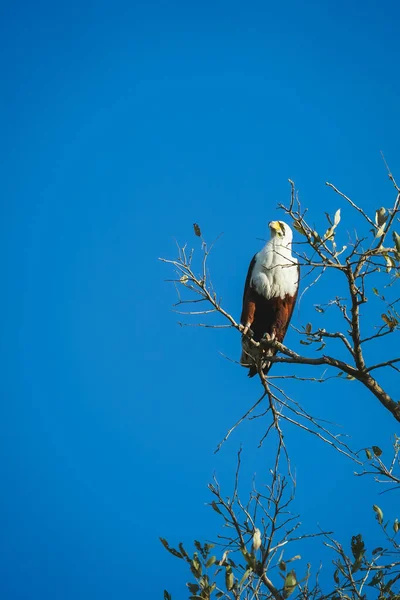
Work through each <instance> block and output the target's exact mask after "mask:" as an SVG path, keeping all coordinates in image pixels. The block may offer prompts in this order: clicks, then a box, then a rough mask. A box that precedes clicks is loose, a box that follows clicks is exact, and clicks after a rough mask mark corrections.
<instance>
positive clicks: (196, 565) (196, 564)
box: [190, 552, 203, 578]
mask: <svg viewBox="0 0 400 600" xmlns="http://www.w3.org/2000/svg"><path fill="white" fill-rule="evenodd" d="M190 570H191V571H192V573H193V575H194V576H195V577H197V578H199V577H201V575H202V573H203V569H202V567H201V562H200V561H199V559H198V556H197V552H195V553H194V554H193V560H192V562H191V563H190Z"/></svg>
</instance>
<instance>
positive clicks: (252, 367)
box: [240, 221, 300, 377]
mask: <svg viewBox="0 0 400 600" xmlns="http://www.w3.org/2000/svg"><path fill="white" fill-rule="evenodd" d="M269 228H270V231H271V239H270V240H269V241H268V242H267V243H266V244H265V246H264V248H262V250H260V252H258V253H257V254H256V255H255V256H254V258H253V260H252V261H251V263H250V267H249V270H248V273H247V277H246V283H245V286H244V293H243V309H242V316H241V318H240V322H241V324H242V325H243V336H242V356H241V359H240V363H241V364H242V365H243V366H244V367H249V377H253V376H254V375H256V373H257V370H258V366H257V365H260V366H261V368H262V370H263V372H264V374H266V373H268V371H269V369H270V367H271V362H269V361H268V356H273V355H274V354H276V350H275V349H273V348H270V349H267V350H266V349H262V348H260V347H259V346H254V344H252V343H251V341H250V339H253V340H255V341H256V342H260V341H261V340H262V339H263V338H264V339H267V340H277V341H278V342H281V343H282V342H283V339H284V337H285V334H286V330H287V328H288V326H289V322H290V318H291V316H292V313H293V309H294V305H295V303H296V298H297V292H298V289H299V279H300V267H299V264H298V260H297V259H296V258H294V257H293V256H292V239H293V233H292V230H291V229H290V227H289V225H287V224H286V223H284V222H283V221H271V223H269ZM260 361H261V362H260Z"/></svg>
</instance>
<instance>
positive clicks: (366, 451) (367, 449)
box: [365, 448, 372, 460]
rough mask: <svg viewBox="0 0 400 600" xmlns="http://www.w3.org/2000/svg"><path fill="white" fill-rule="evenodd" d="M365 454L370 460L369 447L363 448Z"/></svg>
mask: <svg viewBox="0 0 400 600" xmlns="http://www.w3.org/2000/svg"><path fill="white" fill-rule="evenodd" d="M365 454H366V455H367V458H368V460H371V458H372V452H371V450H370V449H369V448H365Z"/></svg>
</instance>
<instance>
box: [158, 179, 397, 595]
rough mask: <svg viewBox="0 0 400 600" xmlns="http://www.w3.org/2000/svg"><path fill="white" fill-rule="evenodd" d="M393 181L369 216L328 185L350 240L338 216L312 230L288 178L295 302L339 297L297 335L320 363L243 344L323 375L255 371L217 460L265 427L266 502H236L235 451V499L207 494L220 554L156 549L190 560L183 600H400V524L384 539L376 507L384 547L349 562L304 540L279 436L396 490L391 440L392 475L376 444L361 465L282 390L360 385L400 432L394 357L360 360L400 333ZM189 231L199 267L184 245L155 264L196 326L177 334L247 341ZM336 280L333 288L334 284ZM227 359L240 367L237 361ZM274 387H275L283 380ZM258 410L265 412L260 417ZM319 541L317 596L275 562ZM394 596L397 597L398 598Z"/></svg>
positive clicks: (205, 251) (340, 552) (358, 553)
mask: <svg viewBox="0 0 400 600" xmlns="http://www.w3.org/2000/svg"><path fill="white" fill-rule="evenodd" d="M388 172H389V178H390V180H391V181H392V183H393V186H394V190H395V194H394V196H395V197H394V200H393V202H392V203H391V206H390V208H385V207H380V208H377V210H376V211H375V214H374V215H368V214H367V212H366V211H365V210H364V209H363V208H362V207H361V206H359V205H358V204H356V203H355V202H354V201H353V200H352V199H350V198H349V197H347V196H346V195H345V194H343V193H342V192H341V191H339V190H338V189H337V188H336V187H335V186H334V185H332V184H330V183H327V184H326V185H327V186H328V187H329V188H331V189H332V190H333V192H334V193H335V194H336V195H337V196H338V197H340V198H342V200H344V201H345V202H346V203H347V204H348V205H349V206H351V207H352V209H353V210H354V214H355V217H356V218H357V219H358V223H359V224H358V226H357V228H352V231H344V228H343V223H342V221H341V214H340V209H338V210H336V212H335V213H334V214H333V215H329V214H326V219H327V228H326V230H325V231H323V232H322V231H318V230H317V228H316V227H315V226H313V225H311V222H312V221H311V220H310V217H309V215H308V211H307V210H306V209H303V208H302V206H301V203H300V201H299V198H298V194H297V192H296V189H295V186H294V183H293V182H292V181H290V180H289V183H290V186H291V194H290V200H289V202H288V204H287V205H285V204H280V205H279V208H280V209H281V210H282V211H283V212H284V214H285V219H286V220H290V222H291V224H292V227H293V228H294V229H295V230H296V231H297V232H298V234H299V236H300V238H301V240H302V241H301V242H300V243H298V244H297V246H296V251H295V255H296V256H297V259H298V261H299V263H300V264H301V267H302V273H303V276H302V283H303V287H304V284H305V289H304V290H303V292H302V294H303V295H304V294H305V293H307V291H308V290H309V289H310V288H311V287H312V286H315V285H317V284H318V283H319V282H320V281H321V280H322V279H326V280H328V279H329V277H335V286H332V289H335V295H333V296H332V297H331V298H330V300H329V301H328V302H326V303H324V304H318V305H316V307H315V308H316V310H317V312H318V313H324V315H325V316H326V325H327V326H326V327H323V328H321V327H318V328H313V326H312V324H311V323H306V324H304V325H303V326H300V327H295V328H294V329H295V330H296V331H297V333H298V335H299V337H300V344H301V345H302V346H306V347H308V350H313V349H314V350H315V352H318V354H314V355H309V354H307V355H304V354H303V353H300V352H298V351H295V350H293V349H292V348H289V347H288V346H286V345H284V344H281V343H279V342H277V341H275V340H270V339H262V340H261V342H256V341H254V340H253V339H252V338H250V343H252V344H255V345H257V346H261V348H260V349H261V351H268V350H269V349H271V348H274V349H276V350H277V351H278V354H277V355H275V356H271V357H269V358H268V360H270V361H271V362H281V363H286V364H291V365H309V366H312V367H317V366H319V367H321V366H322V367H323V368H325V369H326V370H325V371H324V373H323V374H322V375H319V376H317V377H310V376H309V374H308V373H309V371H307V372H306V373H305V374H302V373H301V370H300V371H297V373H299V374H297V373H296V374H291V375H284V376H279V375H278V376H276V375H268V376H265V375H264V373H263V370H262V366H261V364H262V361H260V364H259V365H258V375H259V379H260V383H261V394H260V396H259V398H258V399H257V400H256V401H255V402H253V404H252V405H251V406H250V407H249V408H248V410H247V411H246V412H245V414H244V415H243V416H242V417H241V418H240V419H239V420H238V421H237V422H236V423H235V424H234V425H233V426H232V427H231V428H230V429H229V430H228V431H227V433H226V435H225V437H224V439H223V440H222V441H221V443H220V444H219V445H218V447H217V450H219V449H220V447H221V445H222V444H223V443H224V442H225V441H226V440H227V439H228V437H229V436H230V434H231V433H232V431H234V429H236V428H237V427H238V426H239V425H240V424H241V423H242V422H243V421H244V420H245V419H252V418H260V417H266V418H269V421H268V425H267V427H266V430H265V433H264V436H263V438H262V439H261V440H260V445H261V444H262V443H263V441H264V439H265V438H266V437H267V436H269V435H272V434H273V433H274V434H275V435H276V436H277V444H276V456H275V459H274V463H273V465H272V468H271V469H270V484H269V486H268V488H267V493H263V494H261V493H260V492H258V491H257V490H256V488H254V489H253V490H251V493H250V496H249V499H248V501H247V502H242V501H241V499H240V498H239V494H238V478H239V471H240V453H239V456H238V469H237V475H236V482H235V486H234V490H233V494H232V495H231V497H230V498H225V497H224V496H223V494H222V493H221V490H220V486H219V484H218V482H217V481H216V480H214V481H213V483H212V484H210V486H209V488H210V491H211V493H212V495H213V501H212V503H211V506H212V508H213V509H214V510H215V511H216V512H217V513H218V514H219V515H220V516H221V518H222V519H223V520H224V524H225V527H226V528H227V530H228V532H230V533H228V535H224V536H222V537H220V538H219V540H218V544H219V545H221V551H220V554H219V555H217V553H215V554H212V553H211V550H212V549H213V548H214V547H215V546H214V545H213V544H210V543H207V544H205V545H202V544H201V543H200V542H195V547H196V551H195V553H194V554H193V555H192V556H189V554H188V553H187V552H186V550H185V549H184V547H183V545H182V544H180V546H179V550H177V549H173V548H171V547H170V546H169V544H168V542H167V541H166V540H162V541H163V544H164V545H165V547H166V548H167V549H168V550H169V551H170V552H172V553H173V554H174V555H175V556H177V557H178V558H181V559H183V560H186V561H187V562H188V564H189V567H190V570H191V572H192V574H193V576H194V578H195V581H194V582H193V583H191V584H188V587H189V590H190V592H191V596H190V598H192V599H193V600H194V599H198V598H202V599H203V600H207V599H208V598H211V597H224V598H235V599H239V598H240V599H241V600H244V599H246V600H247V599H249V600H250V599H261V598H275V599H276V600H281V599H284V598H287V597H289V596H290V595H291V594H293V593H295V595H296V597H298V598H304V599H306V598H307V599H308V598H333V599H337V598H355V599H356V598H357V599H362V598H366V597H367V596H366V592H365V589H366V586H369V587H370V588H371V589H374V590H375V592H376V593H377V594H378V595H377V597H378V598H379V599H381V598H400V595H399V588H398V585H397V583H398V580H400V560H398V559H399V557H398V550H399V546H398V544H397V542H396V540H395V537H396V534H397V532H398V528H399V525H398V521H397V519H396V520H395V521H394V522H393V524H392V530H393V533H392V534H389V522H388V523H386V524H385V523H384V520H383V513H382V511H381V509H380V508H379V507H378V506H376V505H375V506H374V511H375V516H376V519H377V521H378V524H379V525H380V526H381V529H382V534H383V536H384V539H385V543H386V544H387V545H388V547H384V546H382V547H379V548H375V549H373V551H372V552H369V553H368V552H367V549H366V548H365V545H364V541H363V539H362V536H361V535H360V534H358V535H357V536H353V537H352V540H351V555H349V554H348V553H346V551H345V549H344V547H343V546H342V545H341V544H340V543H339V542H338V541H337V540H335V538H334V537H333V534H332V532H325V531H318V532H316V533H312V534H301V535H300V534H298V533H297V530H298V527H299V521H298V516H296V515H292V514H291V512H290V505H291V502H292V500H293V497H294V490H295V481H294V478H293V476H292V472H291V464H290V457H289V455H288V452H287V449H286V446H285V442H284V436H283V428H284V426H285V423H287V422H289V423H291V424H294V425H295V426H297V427H299V428H301V429H302V430H304V431H306V432H308V433H310V434H312V435H314V436H316V437H318V438H319V439H320V440H321V442H323V443H326V444H329V445H330V446H332V447H333V448H334V449H335V450H337V451H338V452H339V453H341V454H342V455H344V456H345V457H346V458H349V459H351V460H352V461H353V462H355V463H357V464H358V465H359V467H358V468H359V471H358V472H357V473H356V475H357V476H363V475H369V474H373V476H374V477H375V479H376V481H377V482H379V483H380V484H381V485H383V482H389V483H391V484H392V485H393V486H394V487H397V486H398V485H399V483H400V474H399V472H398V467H399V459H398V455H399V443H398V438H397V437H396V438H395V442H394V455H393V459H392V461H391V463H390V464H389V465H385V463H384V462H383V461H382V459H381V454H382V452H381V450H380V449H379V448H377V447H376V446H372V447H371V448H367V449H365V451H363V452H364V454H365V455H364V456H361V454H360V451H358V452H356V451H354V450H353V449H352V448H351V447H350V446H349V444H348V443H347V442H346V441H344V439H343V435H342V434H339V433H337V432H335V431H333V429H334V427H333V426H332V425H331V424H327V423H326V422H325V421H322V420H320V419H319V418H317V417H316V416H315V415H311V414H309V413H308V412H307V411H306V410H305V409H304V407H303V406H302V405H301V402H300V401H299V399H298V398H292V397H290V396H289V395H288V394H287V392H286V391H285V379H289V378H290V379H299V380H302V381H310V382H311V381H313V382H319V383H325V382H328V381H329V380H330V379H332V378H338V377H341V378H345V379H348V380H357V381H358V382H359V383H360V384H361V385H362V386H364V388H365V389H366V390H367V391H368V392H369V393H371V394H372V395H373V396H374V397H376V398H377V400H378V401H379V402H380V404H381V405H382V406H383V407H384V408H385V409H386V410H387V411H389V412H390V414H391V415H392V416H393V417H394V419H395V421H396V422H398V421H400V402H399V401H398V400H396V399H395V398H394V397H393V393H397V390H393V391H390V390H388V389H386V388H385V386H384V384H383V383H382V380H381V375H380V374H381V373H382V372H383V370H384V369H390V370H392V371H395V372H399V371H400V368H399V367H400V357H399V356H386V357H384V358H383V360H381V359H380V360H379V361H378V360H376V359H375V360H372V361H371V360H370V359H368V356H370V355H371V353H368V352H366V351H365V349H366V348H368V347H370V346H371V345H373V344H374V342H375V343H377V342H378V340H380V338H383V337H386V336H393V335H396V334H398V331H399V329H400V325H399V323H400V315H399V312H398V309H399V302H400V297H399V296H397V295H396V283H397V279H398V277H399V276H400V236H399V234H398V233H397V232H396V226H397V225H398V223H399V210H400V188H399V187H398V185H397V183H396V181H395V179H394V177H393V175H392V173H391V172H390V171H388ZM194 232H195V235H196V236H197V237H198V238H199V239H200V242H201V259H200V261H199V262H198V263H197V264H196V255H195V253H194V251H193V250H188V248H187V246H183V247H180V246H179V245H177V247H178V256H177V258H175V259H166V258H161V259H160V260H162V261H163V262H165V263H167V264H169V265H171V266H172V267H173V269H174V273H175V276H174V278H173V279H171V280H170V281H172V282H173V285H174V286H175V289H176V292H177V295H178V300H177V302H176V303H175V305H174V308H175V310H176V312H177V313H179V314H180V315H184V316H185V318H186V319H187V318H190V319H193V318H194V319H196V321H195V322H194V323H193V322H192V323H189V322H187V320H185V322H180V324H181V325H185V326H196V327H207V328H213V329H224V328H233V329H235V330H237V331H238V333H239V334H242V333H243V327H242V325H241V324H240V323H238V322H237V321H236V319H235V318H234V317H233V316H232V314H231V312H230V311H229V310H228V309H227V307H224V306H222V302H221V300H220V297H219V295H218V294H217V292H216V290H215V289H214V286H213V284H212V282H211V277H210V273H209V264H208V263H209V257H210V253H211V250H212V249H213V246H214V244H211V245H210V246H208V245H207V243H206V242H205V241H204V239H203V237H202V234H201V230H200V227H199V226H198V225H197V224H195V225H194ZM340 238H342V239H343V238H345V240H344V241H345V242H346V243H343V242H341V243H339V240H340ZM337 275H338V276H339V281H340V282H341V283H340V284H337V283H336V282H337V281H338V278H337ZM307 282H309V283H308V285H307ZM340 286H341V287H340ZM371 297H375V298H377V299H378V301H379V304H380V308H379V309H378V310H377V311H374V315H375V316H373V318H372V319H371V317H369V318H368V321H364V320H363V317H362V307H363V305H366V304H367V303H368V302H369V300H370V298H371ZM329 311H337V312H338V314H339V315H340V318H341V323H342V326H341V327H339V328H337V327H335V328H333V329H330V328H329V326H328V325H329V322H330V319H329ZM215 317H217V319H215ZM200 319H201V320H200ZM229 360H233V362H236V361H235V360H234V359H232V358H229ZM279 379H281V380H282V381H281V382H278V380H279ZM261 403H263V405H262V406H265V409H264V410H263V411H262V412H261V413H256V412H255V411H256V409H258V408H259V407H260V405H261ZM316 536H322V537H323V539H324V543H325V544H326V546H327V547H328V548H330V550H332V552H334V553H335V557H336V558H335V566H336V570H335V571H334V575H333V587H332V589H331V590H330V591H329V592H328V593H326V592H325V593H322V590H321V587H320V585H319V581H318V570H317V572H316V573H314V575H313V579H312V575H311V573H312V570H311V566H310V565H309V566H308V567H307V570H306V572H305V573H304V574H303V575H302V577H298V576H297V574H296V572H295V570H294V569H291V568H290V567H291V566H292V565H291V563H293V562H294V561H295V560H296V558H297V556H289V558H288V559H287V558H285V559H284V558H283V554H282V549H283V547H285V552H287V548H288V547H290V546H291V544H293V543H294V542H298V541H299V540H300V539H306V538H310V537H316ZM394 554H397V559H396V558H393V555H394ZM286 555H287V554H285V556H286ZM237 556H239V557H240V560H241V562H239V560H238V559H237ZM389 559H390V560H389ZM289 564H290V567H289V566H288V565H289ZM396 589H397V590H398V591H395V590H396ZM165 598H169V594H168V592H165Z"/></svg>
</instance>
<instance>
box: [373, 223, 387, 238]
mask: <svg viewBox="0 0 400 600" xmlns="http://www.w3.org/2000/svg"><path fill="white" fill-rule="evenodd" d="M384 232H385V223H383V225H381V226H380V227H378V229H377V230H376V231H375V238H380V237H382V236H383V234H384Z"/></svg>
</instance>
